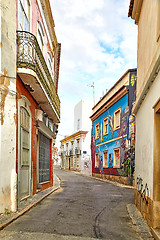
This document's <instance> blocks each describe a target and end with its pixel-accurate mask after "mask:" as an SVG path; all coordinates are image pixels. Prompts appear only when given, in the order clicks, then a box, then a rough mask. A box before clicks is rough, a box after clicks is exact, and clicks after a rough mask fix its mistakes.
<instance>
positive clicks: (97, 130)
mask: <svg viewBox="0 0 160 240" xmlns="http://www.w3.org/2000/svg"><path fill="white" fill-rule="evenodd" d="M95 130H96V131H95V137H96V139H97V138H99V123H98V124H96V129H95Z"/></svg>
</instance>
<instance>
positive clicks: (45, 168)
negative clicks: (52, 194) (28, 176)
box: [39, 133, 50, 183]
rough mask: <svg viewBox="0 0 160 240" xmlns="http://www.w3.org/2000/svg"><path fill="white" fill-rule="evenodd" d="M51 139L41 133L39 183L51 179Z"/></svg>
mask: <svg viewBox="0 0 160 240" xmlns="http://www.w3.org/2000/svg"><path fill="white" fill-rule="evenodd" d="M49 153H50V139H48V138H47V137H46V136H44V135H43V134H42V133H39V183H42V182H46V181H49Z"/></svg>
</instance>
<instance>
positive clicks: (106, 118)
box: [103, 116, 108, 136]
mask: <svg viewBox="0 0 160 240" xmlns="http://www.w3.org/2000/svg"><path fill="white" fill-rule="evenodd" d="M105 120H107V121H108V116H107V117H105V118H104V119H103V136H105V135H107V134H108V127H107V132H105V124H104V123H105Z"/></svg>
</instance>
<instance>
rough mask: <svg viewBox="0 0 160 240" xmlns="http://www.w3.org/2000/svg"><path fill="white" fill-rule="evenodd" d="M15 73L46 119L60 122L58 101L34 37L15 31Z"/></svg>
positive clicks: (52, 82) (30, 34)
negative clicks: (46, 116)
mask: <svg viewBox="0 0 160 240" xmlns="http://www.w3.org/2000/svg"><path fill="white" fill-rule="evenodd" d="M17 68H18V69H17V72H18V75H19V76H20V78H21V80H22V81H23V83H24V85H25V86H26V88H27V89H28V91H29V92H30V93H31V95H32V96H33V98H34V99H35V100H36V102H37V103H38V104H39V105H40V107H41V108H42V109H43V111H44V112H46V114H47V115H48V117H49V118H50V119H51V120H53V121H54V122H55V123H59V122H60V100H59V97H58V94H57V92H56V88H55V85H54V81H53V79H52V77H51V75H50V72H49V69H48V67H47V64H46V61H45V59H44V57H43V54H42V52H41V49H40V47H39V44H38V42H37V39H36V37H35V36H34V35H33V34H32V33H29V32H25V31H17Z"/></svg>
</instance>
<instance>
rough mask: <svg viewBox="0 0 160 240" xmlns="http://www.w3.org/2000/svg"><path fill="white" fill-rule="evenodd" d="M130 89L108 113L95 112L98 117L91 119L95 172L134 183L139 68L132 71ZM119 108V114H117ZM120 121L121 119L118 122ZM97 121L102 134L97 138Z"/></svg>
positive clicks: (93, 166) (93, 171)
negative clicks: (137, 71)
mask: <svg viewBox="0 0 160 240" xmlns="http://www.w3.org/2000/svg"><path fill="white" fill-rule="evenodd" d="M127 90H128V91H126V94H125V95H122V97H121V98H118V100H117V101H115V102H114V104H112V105H110V107H109V108H106V111H105V112H102V113H101V114H99V115H98V114H97V113H96V114H97V117H96V119H95V118H94V120H93V121H92V135H91V153H92V173H93V174H104V175H107V176H108V175H109V176H117V177H118V176H119V177H127V178H128V183H129V184H131V185H132V182H133V177H134V165H135V161H134V159H135V149H134V145H135V117H134V115H133V114H132V107H133V102H134V101H135V96H136V71H133V72H132V73H131V74H130V78H129V86H127ZM118 111H120V114H119V116H118V117H117V116H116V113H117V112H118ZM116 117H117V118H116ZM106 118H108V122H107V124H108V125H107V128H108V131H107V133H104V131H103V129H104V128H106V125H104V124H106V123H104V119H106ZM118 121H120V123H119V125H118V124H117V122H118ZM97 124H99V137H98V138H97V139H96V138H95V126H96V125H97ZM116 124H117V126H116V127H115V125H116ZM106 152H107V157H106ZM96 154H98V160H99V162H98V163H97V162H96V164H95V155H96ZM96 156H97V155H96ZM104 156H105V157H104ZM106 158H107V159H106Z"/></svg>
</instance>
